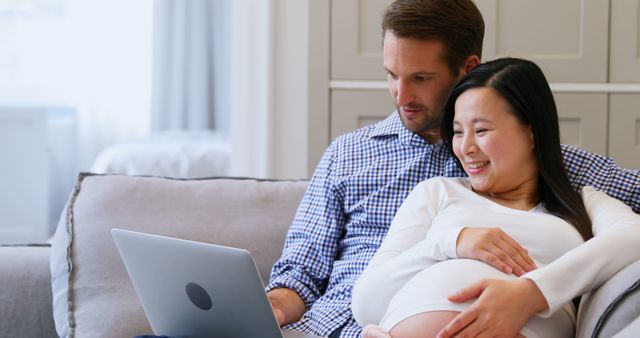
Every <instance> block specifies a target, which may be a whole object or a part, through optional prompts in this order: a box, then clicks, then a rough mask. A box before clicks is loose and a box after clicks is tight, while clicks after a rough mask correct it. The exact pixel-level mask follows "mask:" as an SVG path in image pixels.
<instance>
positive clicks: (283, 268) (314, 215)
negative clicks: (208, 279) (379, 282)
mask: <svg viewBox="0 0 640 338" xmlns="http://www.w3.org/2000/svg"><path fill="white" fill-rule="evenodd" d="M563 152H564V159H565V163H566V165H567V169H568V171H569V176H570V179H571V182H572V184H573V186H574V188H575V189H576V190H577V189H580V188H581V187H582V186H585V185H592V186H594V187H595V188H597V189H599V190H602V191H605V192H607V193H608V194H609V195H611V196H614V197H616V198H618V199H620V200H622V201H624V202H625V203H627V204H629V205H631V206H632V208H633V209H634V210H635V212H640V171H637V170H626V169H620V168H619V167H618V166H617V165H616V164H615V163H614V162H613V160H611V159H609V158H606V157H602V156H599V155H595V154H591V153H588V152H586V151H583V150H580V149H577V148H574V147H569V146H563ZM462 175H464V173H463V172H462V171H461V170H460V169H459V168H458V167H457V166H456V164H455V162H454V160H453V158H452V156H451V155H450V154H449V152H448V151H447V149H446V147H445V146H444V145H443V144H428V143H427V142H426V141H425V140H424V139H422V138H421V137H420V136H418V135H417V134H414V133H412V132H410V131H409V130H407V129H406V128H404V127H403V125H402V122H401V121H400V118H399V115H398V114H397V113H393V114H391V115H390V116H389V117H387V118H386V119H385V120H384V121H381V122H379V123H377V124H374V125H371V126H368V127H364V128H361V129H359V130H356V131H354V132H352V133H349V134H346V135H343V136H341V137H339V138H337V139H336V140H335V141H334V142H332V144H331V145H330V146H329V148H328V149H327V151H326V152H325V154H324V156H323V157H322V160H321V161H320V164H319V165H318V167H317V169H316V172H315V174H314V175H313V178H312V180H311V183H310V185H309V188H308V190H307V192H306V194H305V196H304V198H303V200H302V202H301V203H300V206H299V208H298V211H297V214H296V216H295V219H294V221H293V224H292V225H291V228H290V230H289V233H288V235H287V239H286V242H285V248H284V251H283V254H282V257H281V258H280V259H279V260H278V262H276V264H275V265H274V267H273V270H272V273H271V279H270V282H269V285H268V286H267V289H269V290H270V289H273V288H278V287H286V288H289V289H292V290H295V291H296V292H297V293H298V294H299V295H300V296H301V297H302V299H303V300H304V302H305V304H306V306H307V312H306V313H305V314H304V316H303V317H302V319H301V320H300V321H298V322H296V323H293V324H291V325H289V326H287V328H288V329H293V330H297V331H304V332H311V333H315V334H317V335H321V336H329V335H330V334H331V333H332V332H333V331H335V330H336V329H338V328H342V332H341V334H340V337H358V336H359V335H360V332H361V328H360V327H359V325H358V324H357V323H356V322H355V320H354V319H353V316H352V314H351V308H350V305H351V289H352V287H353V284H354V281H355V280H356V278H357V277H358V276H359V275H360V273H361V272H362V271H363V270H364V268H365V267H366V265H367V263H368V262H369V260H370V259H371V258H372V257H373V255H374V253H375V252H376V250H377V249H378V247H379V246H380V244H381V243H382V240H383V238H384V236H385V234H386V233H387V230H388V228H389V225H390V224H391V220H392V218H393V216H394V214H395V212H396V210H397V209H398V207H399V206H400V204H401V203H402V202H403V200H404V199H405V198H406V196H407V195H408V194H409V192H410V191H411V190H412V189H413V187H415V186H416V184H417V183H418V182H420V181H423V180H426V179H428V178H431V177H434V176H449V177H451V176H462Z"/></svg>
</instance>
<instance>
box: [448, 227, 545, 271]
mask: <svg viewBox="0 0 640 338" xmlns="http://www.w3.org/2000/svg"><path fill="white" fill-rule="evenodd" d="M456 252H457V255H458V258H470V259H476V260H479V261H483V262H485V263H487V264H489V265H491V266H493V267H494V268H496V269H498V270H500V271H502V272H504V273H509V274H510V273H513V274H514V275H516V276H518V277H519V276H522V275H524V274H525V273H527V272H529V271H531V270H534V269H536V265H535V263H534V262H533V259H531V257H530V256H529V253H528V252H527V250H526V249H525V248H523V247H522V246H520V244H518V242H516V241H515V240H514V239H513V238H511V237H510V236H509V235H507V233H505V232H504V231H502V229H500V228H470V227H467V228H464V229H462V231H460V234H459V235H458V239H457V241H456Z"/></svg>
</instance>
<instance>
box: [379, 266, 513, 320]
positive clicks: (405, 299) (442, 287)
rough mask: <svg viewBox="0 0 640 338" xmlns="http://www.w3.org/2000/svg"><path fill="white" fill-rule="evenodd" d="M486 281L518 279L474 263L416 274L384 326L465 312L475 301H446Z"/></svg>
mask: <svg viewBox="0 0 640 338" xmlns="http://www.w3.org/2000/svg"><path fill="white" fill-rule="evenodd" d="M483 278H493V279H504V280H512V279H516V278H517V277H516V276H514V275H512V274H506V273H504V272H502V271H500V270H498V269H496V268H494V267H492V266H490V265H488V264H486V263H483V262H481V261H477V260H472V259H450V260H446V261H442V262H438V263H436V264H434V265H431V266H430V267H428V268H426V269H424V270H422V271H421V272H419V273H417V274H416V275H415V276H414V277H413V278H411V279H410V280H409V281H408V282H407V283H406V284H405V285H404V286H403V287H402V288H401V289H400V290H399V291H398V292H397V293H396V294H395V296H394V297H393V298H392V300H391V302H390V303H389V307H388V308H387V313H386V315H385V316H384V318H383V320H382V323H381V324H382V326H383V327H385V328H387V329H390V328H391V327H393V326H394V325H395V324H397V323H398V322H399V321H400V320H402V319H404V318H407V317H409V316H412V315H414V314H418V313H422V312H428V311H462V310H464V309H465V308H466V307H467V306H469V305H470V304H471V303H473V300H471V301H469V302H467V303H453V302H450V301H449V300H447V296H449V295H450V294H452V293H454V292H456V291H458V290H460V289H462V288H464V287H467V286H469V285H471V284H473V283H475V282H477V281H479V280H480V279H483Z"/></svg>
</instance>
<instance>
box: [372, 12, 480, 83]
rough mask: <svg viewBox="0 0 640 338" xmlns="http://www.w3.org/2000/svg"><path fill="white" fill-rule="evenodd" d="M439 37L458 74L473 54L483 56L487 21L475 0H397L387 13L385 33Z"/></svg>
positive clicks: (455, 74) (385, 14)
mask: <svg viewBox="0 0 640 338" xmlns="http://www.w3.org/2000/svg"><path fill="white" fill-rule="evenodd" d="M387 32H391V33H393V35H395V36H396V37H399V38H415V39H419V40H439V41H442V44H443V46H444V53H445V55H443V56H442V57H443V58H444V61H445V62H446V63H447V66H448V67H449V69H450V70H451V73H452V74H453V75H454V76H457V75H458V70H459V69H460V67H462V66H463V65H464V62H465V60H466V59H467V58H468V57H469V56H471V55H477V56H478V58H480V57H482V39H483V38H484V20H483V19H482V14H480V11H479V10H478V7H476V5H475V4H474V3H473V2H472V1H471V0H396V1H394V2H393V3H392V4H391V5H389V7H388V8H387V10H386V11H385V13H384V16H383V19H382V34H383V37H384V34H386V33H387Z"/></svg>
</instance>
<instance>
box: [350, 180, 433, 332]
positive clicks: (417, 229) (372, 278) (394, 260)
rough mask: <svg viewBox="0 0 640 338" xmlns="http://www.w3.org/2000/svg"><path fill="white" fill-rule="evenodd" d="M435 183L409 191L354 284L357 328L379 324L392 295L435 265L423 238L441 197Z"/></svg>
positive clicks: (428, 182) (354, 307)
mask: <svg viewBox="0 0 640 338" xmlns="http://www.w3.org/2000/svg"><path fill="white" fill-rule="evenodd" d="M434 182H435V181H434V180H427V181H424V182H421V183H420V184H418V185H417V186H416V187H415V188H414V189H413V191H411V193H410V194H409V196H408V197H407V198H406V199H405V200H404V202H403V203H402V205H401V206H400V208H399V209H398V211H397V213H396V215H395V217H394V218H393V221H392V223H391V226H390V228H389V232H388V233H387V236H386V237H385V239H384V241H383V242H382V244H381V246H380V248H379V249H378V251H377V252H376V254H375V256H374V257H373V259H372V260H371V261H370V262H369V265H368V266H367V268H366V269H365V270H364V271H363V273H362V275H360V277H359V278H358V280H357V281H356V283H355V285H354V288H353V298H352V305H351V308H352V312H353V315H354V318H355V319H356V321H357V322H358V323H359V324H360V325H366V324H377V323H379V322H380V320H381V319H382V317H383V316H384V313H385V311H386V309H387V306H388V305H389V302H390V300H391V298H392V297H393V295H395V293H396V292H397V291H398V290H399V289H400V288H401V287H402V286H403V285H404V284H405V283H406V282H407V281H408V280H409V279H411V278H412V277H413V276H414V275H415V274H416V273H418V272H420V271H422V270H423V269H424V268H425V267H427V266H429V265H431V264H434V263H435V262H437V260H435V259H433V258H432V257H430V256H429V252H428V250H426V249H425V236H426V234H427V231H428V230H429V228H430V227H431V222H432V220H433V218H434V217H435V215H436V214H437V210H438V209H439V205H441V204H442V203H441V199H442V198H443V195H444V194H442V193H441V194H440V196H438V195H437V191H438V190H439V189H434V188H437V187H435V186H434V184H433V183H434Z"/></svg>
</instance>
